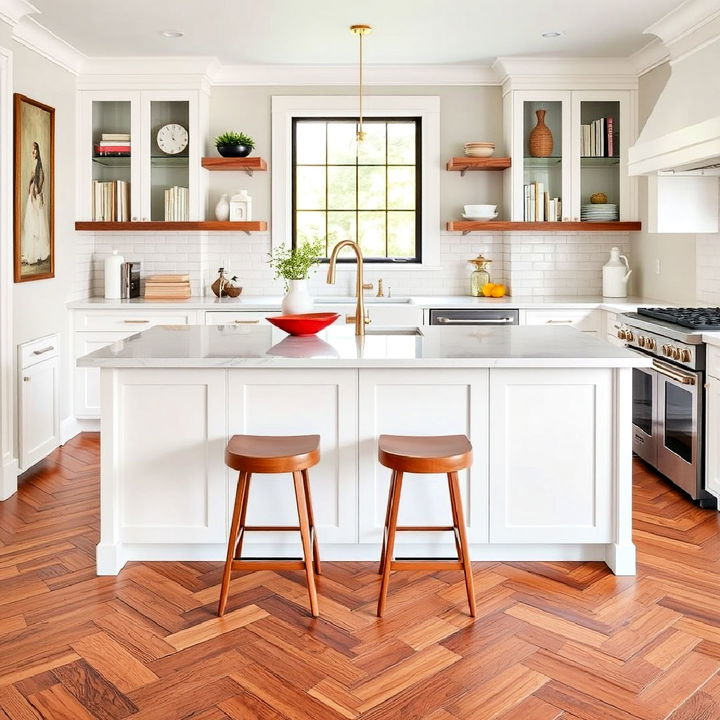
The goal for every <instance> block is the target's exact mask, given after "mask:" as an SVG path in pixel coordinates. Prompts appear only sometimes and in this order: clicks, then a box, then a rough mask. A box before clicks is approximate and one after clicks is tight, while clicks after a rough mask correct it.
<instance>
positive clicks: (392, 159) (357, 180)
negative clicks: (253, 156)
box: [292, 117, 422, 262]
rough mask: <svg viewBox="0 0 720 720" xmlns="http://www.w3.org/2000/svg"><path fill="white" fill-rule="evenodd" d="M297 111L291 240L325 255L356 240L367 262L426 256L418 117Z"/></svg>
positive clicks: (293, 160) (293, 155)
mask: <svg viewBox="0 0 720 720" xmlns="http://www.w3.org/2000/svg"><path fill="white" fill-rule="evenodd" d="M363 129H364V131H365V140H364V141H363V142H362V143H359V144H358V143H356V142H355V133H356V130H357V118H352V117H332V118H327V117H325V118H323V117H294V118H293V119H292V242H293V246H295V245H296V244H297V243H301V242H303V241H305V240H309V241H314V240H318V239H319V240H321V241H322V242H323V243H324V250H325V256H326V257H328V256H329V255H330V253H331V252H332V249H333V247H334V245H335V244H336V243H337V242H339V241H341V240H347V239H350V240H356V241H357V242H359V244H360V247H361V248H362V251H363V254H364V255H365V259H366V261H368V262H387V261H404V262H420V261H421V259H422V243H421V236H422V217H421V207H422V202H421V198H422V187H421V184H422V181H421V172H420V168H421V137H422V132H421V119H420V118H419V117H393V118H384V117H373V118H367V119H365V120H364V121H363Z"/></svg>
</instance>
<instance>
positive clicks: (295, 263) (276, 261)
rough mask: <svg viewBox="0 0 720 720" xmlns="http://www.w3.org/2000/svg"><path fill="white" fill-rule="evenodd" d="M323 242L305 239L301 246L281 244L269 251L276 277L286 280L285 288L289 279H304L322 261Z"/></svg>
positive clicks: (271, 265)
mask: <svg viewBox="0 0 720 720" xmlns="http://www.w3.org/2000/svg"><path fill="white" fill-rule="evenodd" d="M322 252H323V244H322V242H321V241H320V240H316V241H314V242H309V241H307V240H306V241H305V242H303V243H302V244H301V245H300V246H299V247H296V248H291V247H289V246H288V245H281V246H280V247H279V248H277V249H276V250H275V251H274V252H271V253H269V256H270V267H271V268H272V269H273V270H274V271H275V277H276V278H283V279H284V280H285V289H286V290H287V288H288V280H304V279H305V278H307V276H308V275H309V273H310V270H312V268H313V266H314V265H317V264H318V263H319V262H320V257H321V255H322Z"/></svg>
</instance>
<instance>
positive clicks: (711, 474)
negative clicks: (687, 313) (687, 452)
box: [705, 345, 720, 498]
mask: <svg viewBox="0 0 720 720" xmlns="http://www.w3.org/2000/svg"><path fill="white" fill-rule="evenodd" d="M705 388H706V389H705V403H706V405H705V408H706V410H705V420H706V423H707V426H706V429H705V438H706V447H705V487H706V489H707V491H708V492H709V493H712V494H713V495H714V496H715V497H717V498H720V348H719V347H715V346H713V345H708V346H707V384H706V385H705Z"/></svg>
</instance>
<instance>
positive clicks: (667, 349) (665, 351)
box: [662, 345, 672, 357]
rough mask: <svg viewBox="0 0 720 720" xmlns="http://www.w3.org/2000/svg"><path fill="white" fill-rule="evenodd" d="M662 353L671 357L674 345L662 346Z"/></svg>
mask: <svg viewBox="0 0 720 720" xmlns="http://www.w3.org/2000/svg"><path fill="white" fill-rule="evenodd" d="M662 354H663V355H664V356H665V357H670V355H672V345H663V346H662Z"/></svg>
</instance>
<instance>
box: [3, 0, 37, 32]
mask: <svg viewBox="0 0 720 720" xmlns="http://www.w3.org/2000/svg"><path fill="white" fill-rule="evenodd" d="M39 12H40V11H39V10H38V9H37V8H36V7H35V6H34V5H33V4H32V3H31V2H28V0H0V20H2V22H4V23H7V24H8V25H11V26H12V27H15V25H17V24H18V23H19V22H20V20H22V19H23V18H24V17H25V16H26V15H33V14H35V13H39Z"/></svg>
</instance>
